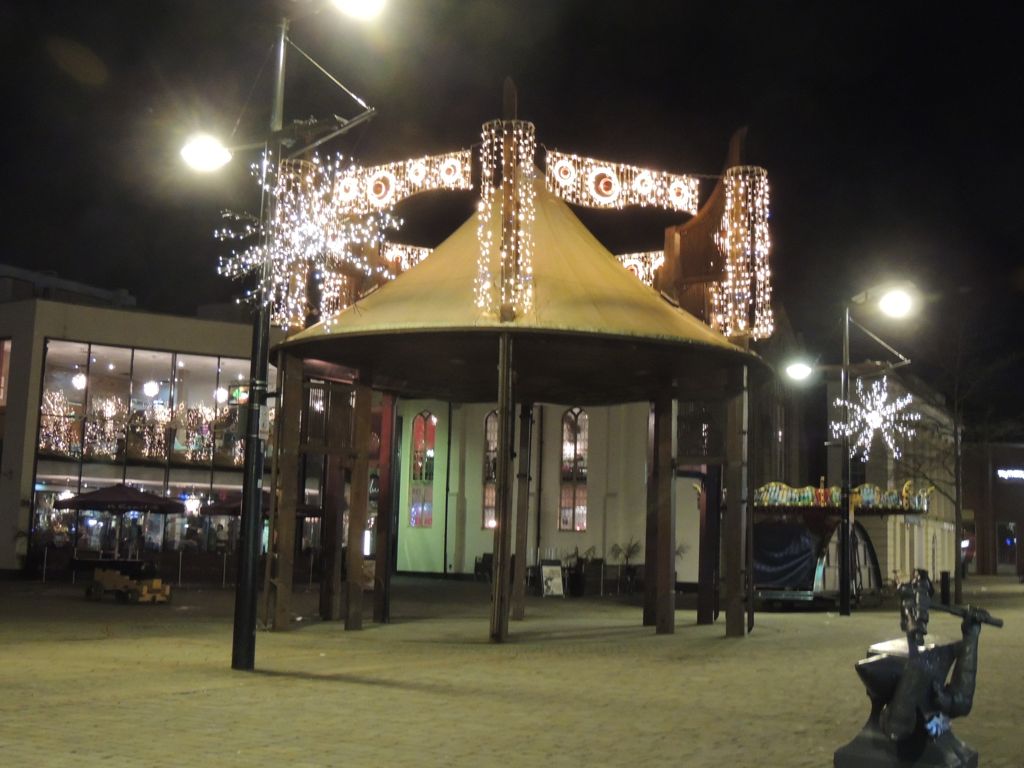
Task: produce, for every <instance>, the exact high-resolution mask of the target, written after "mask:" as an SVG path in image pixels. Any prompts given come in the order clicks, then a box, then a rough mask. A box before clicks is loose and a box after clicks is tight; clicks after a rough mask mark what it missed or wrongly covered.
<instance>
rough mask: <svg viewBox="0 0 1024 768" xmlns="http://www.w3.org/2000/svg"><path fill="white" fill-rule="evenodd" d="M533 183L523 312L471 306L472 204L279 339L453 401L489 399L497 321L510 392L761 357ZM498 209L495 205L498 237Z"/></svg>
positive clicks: (581, 395) (566, 390)
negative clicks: (357, 289) (426, 243)
mask: <svg viewBox="0 0 1024 768" xmlns="http://www.w3.org/2000/svg"><path fill="white" fill-rule="evenodd" d="M533 183H534V191H535V211H536V214H535V220H534V224H533V228H532V234H533V248H532V250H533V255H532V266H533V295H534V298H533V303H532V306H531V307H530V309H529V310H528V311H526V312H523V313H522V314H520V315H518V316H517V317H516V318H515V319H514V320H512V321H510V322H504V323H503V322H501V321H500V320H499V319H498V318H497V317H495V316H494V315H492V314H489V313H487V312H486V311H484V310H482V309H480V308H479V307H478V306H477V302H476V296H475V289H474V282H475V278H476V275H477V270H478V265H477V262H478V257H479V253H480V246H479V241H478V238H477V230H478V228H479V225H480V222H479V217H478V215H476V214H474V215H473V216H472V217H471V218H470V219H469V220H467V221H466V222H465V223H464V224H463V225H462V226H461V227H459V228H458V229H457V230H456V231H455V232H454V233H453V234H452V235H451V236H450V237H449V238H448V239H447V240H445V241H444V242H443V243H442V244H441V245H439V246H438V247H437V248H436V249H435V250H434V252H433V253H432V254H431V256H430V257H429V258H427V259H426V260H425V261H423V262H421V263H420V264H418V265H417V266H415V267H413V268H412V269H410V270H409V271H407V272H405V273H404V274H402V275H400V276H399V277H398V278H397V279H396V280H394V281H392V282H390V283H388V284H386V285H384V286H383V287H381V288H379V289H377V290H376V291H373V292H371V293H370V294H368V295H367V296H365V297H363V298H362V299H360V300H359V301H357V302H355V303H354V304H352V305H351V306H349V307H348V308H346V309H345V310H343V311H342V312H340V313H339V314H338V315H337V316H335V317H333V318H330V319H328V320H325V321H322V322H320V323H318V324H316V325H314V326H312V327H310V328H308V329H306V330H304V331H301V332H300V333H297V334H295V335H293V336H292V337H291V338H289V339H288V340H286V341H285V342H284V343H283V344H282V345H281V346H282V347H283V348H284V349H286V350H287V351H289V352H293V353H295V354H297V355H300V356H302V357H303V358H306V359H307V360H322V361H325V362H330V363H336V364H341V365H345V366H348V367H350V368H356V369H358V370H359V371H360V379H361V381H363V383H366V384H368V385H369V386H371V387H373V388H374V389H378V390H383V391H389V392H393V393H396V394H399V395H402V396H405V397H430V398H437V399H443V400H450V401H457V402H488V401H493V400H494V399H495V396H496V393H497V387H498V384H497V366H498V338H499V336H500V335H501V334H502V333H509V334H511V336H512V340H513V361H514V362H513V368H514V369H515V375H516V384H515V387H516V398H517V399H519V400H529V401H532V402H573V403H577V404H580V405H588V404H593V405H599V404H610V403H616V402H632V401H643V400H649V399H651V398H652V396H654V395H655V394H656V393H658V392H662V391H664V389H665V387H666V385H667V384H668V383H672V382H677V383H679V382H687V383H691V384H695V383H697V382H701V383H705V382H713V383H712V384H710V385H709V386H717V387H722V386H723V385H722V384H721V383H720V382H722V381H729V380H730V377H729V376H728V375H723V374H729V373H731V372H734V371H736V370H737V369H739V368H741V367H742V366H744V365H754V366H760V365H761V362H760V359H759V358H758V357H757V356H756V355H753V354H751V353H749V352H747V351H745V350H743V349H741V348H740V347H739V346H737V345H735V344H733V343H732V342H730V341H729V340H728V339H727V338H725V337H724V336H722V335H721V334H719V333H718V332H716V331H714V330H713V329H711V328H710V327H708V326H707V325H705V324H704V323H702V322H701V321H700V320H698V319H697V318H695V317H694V316H693V315H690V314H689V313H687V312H684V311H683V310H681V309H679V308H678V307H677V306H675V305H674V304H673V303H671V302H669V301H668V300H666V299H665V298H664V297H663V296H662V295H661V294H659V293H658V292H657V291H655V290H654V289H652V288H649V287H648V286H647V285H645V284H644V283H642V282H641V281H640V280H638V279H637V278H636V277H634V276H633V275H632V274H631V273H630V272H629V271H628V270H627V269H626V268H625V267H623V266H622V265H621V264H620V263H619V261H618V260H617V259H616V258H615V256H613V255H612V254H611V253H610V252H609V251H608V250H607V249H606V248H605V247H604V246H603V245H601V243H600V242H599V241H598V240H597V238H595V237H594V236H593V235H592V234H591V233H590V232H589V231H588V230H587V229H586V227H584V226H583V224H582V222H580V220H579V219H578V218H576V216H575V215H574V214H573V212H572V211H571V210H570V209H569V207H568V206H567V205H566V204H565V203H564V202H562V201H561V200H560V199H558V198H557V197H555V196H554V195H553V194H551V193H550V192H548V191H547V189H546V187H545V185H544V182H543V178H535V180H534V182H533ZM495 197H496V198H500V197H501V196H500V195H496V196H495ZM495 205H496V206H497V205H499V202H496V203H495ZM500 221H501V215H500V210H496V211H495V212H494V214H493V215H492V216H491V217H490V222H491V226H496V227H499V230H498V231H497V232H496V238H497V240H498V241H500V238H501V233H500ZM732 380H733V381H735V378H734V377H733V379H732Z"/></svg>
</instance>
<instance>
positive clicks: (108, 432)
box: [85, 397, 128, 459]
mask: <svg viewBox="0 0 1024 768" xmlns="http://www.w3.org/2000/svg"><path fill="white" fill-rule="evenodd" d="M127 424H128V403H126V402H125V401H124V400H122V399H121V398H119V397H94V398H92V402H90V403H89V410H88V412H87V418H86V420H85V453H86V455H87V456H90V457H92V458H104V459H116V458H117V454H118V452H119V450H120V445H121V441H122V440H123V439H124V434H125V427H126V426H127Z"/></svg>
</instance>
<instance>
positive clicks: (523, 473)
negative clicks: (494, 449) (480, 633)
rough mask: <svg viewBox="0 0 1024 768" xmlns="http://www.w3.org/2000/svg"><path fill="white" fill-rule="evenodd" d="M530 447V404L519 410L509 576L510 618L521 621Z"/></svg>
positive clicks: (523, 595)
mask: <svg viewBox="0 0 1024 768" xmlns="http://www.w3.org/2000/svg"><path fill="white" fill-rule="evenodd" d="M532 443H533V403H521V404H520V406H519V455H518V456H517V457H516V462H517V466H518V468H519V472H518V474H517V475H516V479H517V480H518V488H517V494H518V498H517V499H516V559H515V573H514V574H513V576H512V579H513V580H512V618H513V619H515V620H516V621H522V619H523V617H524V616H526V547H527V529H528V527H529V521H528V516H529V510H530V446H531V445H532Z"/></svg>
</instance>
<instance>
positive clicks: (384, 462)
mask: <svg viewBox="0 0 1024 768" xmlns="http://www.w3.org/2000/svg"><path fill="white" fill-rule="evenodd" d="M394 432H395V398H394V397H393V396H392V395H384V404H383V410H382V412H381V418H380V459H379V461H378V464H377V481H378V484H379V489H378V491H377V521H376V523H375V528H376V532H377V548H376V550H377V557H376V562H375V563H374V569H375V570H374V577H373V620H374V621H375V622H377V623H378V624H387V623H389V622H390V621H391V570H392V568H391V535H392V530H393V528H394V525H393V522H392V520H393V516H394V499H393V497H392V493H391V482H392V481H391V478H392V466H391V460H392V456H393V454H394V444H395V434H394Z"/></svg>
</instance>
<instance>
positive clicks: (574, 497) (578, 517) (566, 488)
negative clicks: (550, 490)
mask: <svg viewBox="0 0 1024 768" xmlns="http://www.w3.org/2000/svg"><path fill="white" fill-rule="evenodd" d="M588 422H589V420H588V418H587V412H586V411H584V410H583V409H581V408H570V409H569V410H568V411H566V412H565V413H564V414H562V471H561V478H560V479H561V483H560V488H559V505H558V506H559V514H558V529H559V530H560V531H585V530H587V454H588V444H589V435H588V432H589V423H588Z"/></svg>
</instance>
